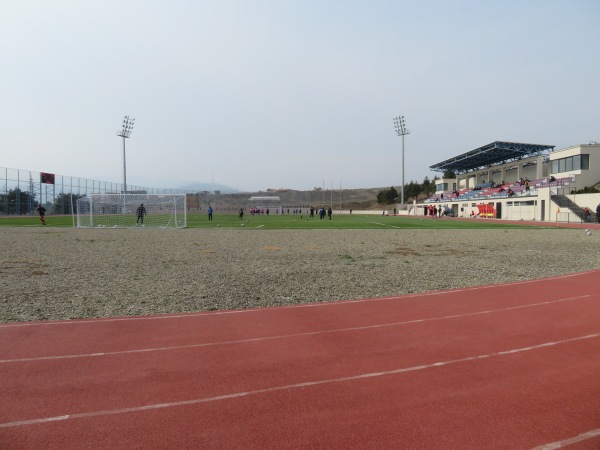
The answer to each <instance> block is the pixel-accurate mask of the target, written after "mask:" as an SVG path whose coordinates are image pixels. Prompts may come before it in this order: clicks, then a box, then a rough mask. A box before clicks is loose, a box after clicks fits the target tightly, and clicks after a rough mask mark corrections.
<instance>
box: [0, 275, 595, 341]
mask: <svg viewBox="0 0 600 450" xmlns="http://www.w3.org/2000/svg"><path fill="white" fill-rule="evenodd" d="M593 272H598V273H600V270H590V271H587V272H579V273H572V274H567V275H560V276H556V277H548V278H536V279H533V280H523V281H514V282H512V283H502V284H488V285H484V286H470V287H465V288H457V289H444V290H440V291H431V292H417V293H414V294H402V295H393V296H388V297H375V298H358V299H354V300H335V301H328V302H320V303H303V304H300V305H282V306H277V307H272V308H248V309H237V310H228V311H201V312H196V313H185V314H169V315H165V316H141V317H140V316H127V317H111V318H97V319H73V320H51V321H35V322H17V323H2V324H0V329H2V328H15V327H31V326H58V325H86V324H96V323H103V322H128V321H148V320H168V319H185V318H197V317H208V318H210V317H216V316H222V315H229V314H250V313H269V312H277V311H281V310H284V309H298V308H328V307H336V306H344V305H348V304H353V303H368V302H380V301H388V300H412V299H418V298H423V297H434V296H438V295H445V294H458V293H461V292H472V291H480V290H484V289H503V288H506V287H511V286H519V285H522V284H531V283H541V282H544V281H554V280H562V279H565V278H573V277H578V276H581V275H586V274H589V273H593Z"/></svg>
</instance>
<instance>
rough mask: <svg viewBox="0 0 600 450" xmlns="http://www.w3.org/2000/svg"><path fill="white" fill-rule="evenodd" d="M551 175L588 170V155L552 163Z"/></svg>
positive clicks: (556, 160) (557, 160) (570, 157)
mask: <svg viewBox="0 0 600 450" xmlns="http://www.w3.org/2000/svg"><path fill="white" fill-rule="evenodd" d="M551 170H552V173H561V172H570V171H572V170H590V155H587V154H581V155H575V156H569V157H568V158H562V159H555V160H554V161H552V169H551Z"/></svg>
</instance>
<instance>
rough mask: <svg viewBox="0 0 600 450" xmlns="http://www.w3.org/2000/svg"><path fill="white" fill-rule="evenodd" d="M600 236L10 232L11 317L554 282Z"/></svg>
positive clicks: (574, 268)
mask: <svg viewBox="0 0 600 450" xmlns="http://www.w3.org/2000/svg"><path fill="white" fill-rule="evenodd" d="M596 234H597V235H596ZM596 234H594V235H592V236H587V235H586V234H585V232H584V230H581V229H575V230H573V229H547V228H523V229H510V230H390V229H387V230H300V231H298V230H250V229H245V230H235V229H214V230H205V229H184V230H157V229H144V230H140V229H116V230H97V229H74V228H60V229H59V228H42V227H36V228H1V229H0V245H1V248H2V253H1V254H0V292H1V300H0V322H20V321H34V320H59V319H75V318H92V317H113V316H128V315H154V314H170V313H181V312H191V311H204V310H229V309H240V308H255V307H270V306H277V305H289V304H298V303H311V302H325V301H335V300H347V299H355V298H368V297H380V296H394V295H400V294H408V293H415V292H424V291H431V290H438V289H450V288H460V287H467V286H477V285H485V284H493V283H504V282H511V281H521V280H528V279H536V278H544V277H551V276H556V275H561V274H566V273H574V272H581V271H586V270H590V269H595V268H599V267H600V253H599V252H598V251H597V247H598V245H597V239H599V238H600V233H596Z"/></svg>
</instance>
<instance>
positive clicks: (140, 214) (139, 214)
mask: <svg viewBox="0 0 600 450" xmlns="http://www.w3.org/2000/svg"><path fill="white" fill-rule="evenodd" d="M135 214H136V216H137V220H136V221H135V223H140V222H142V225H143V224H144V216H145V215H146V208H145V207H144V204H143V203H142V204H140V206H138V208H137V210H136V211H135Z"/></svg>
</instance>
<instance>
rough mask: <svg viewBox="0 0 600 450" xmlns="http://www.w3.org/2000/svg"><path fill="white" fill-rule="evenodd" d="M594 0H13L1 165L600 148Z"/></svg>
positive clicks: (170, 171) (365, 174)
mask: <svg viewBox="0 0 600 450" xmlns="http://www.w3.org/2000/svg"><path fill="white" fill-rule="evenodd" d="M599 23H600V1H598V0H568V1H567V0H561V1H556V0H502V1H500V0H495V1H484V0H473V1H464V0H453V1H448V0H440V1H427V0H421V1H416V0H413V1H402V0H361V1H359V0H211V1H207V0H169V1H166V0H162V1H154V0H143V1H142V0H140V1H127V0H118V1H117V0H102V1H100V0H95V1H86V0H73V1H68V0H52V1H48V0H0V61H1V63H2V64H1V67H2V69H1V70H0V81H1V85H0V92H1V94H0V95H1V97H0V98H1V103H0V105H1V106H0V149H1V159H0V166H1V167H9V168H19V169H27V170H35V171H44V172H53V173H58V174H61V175H71V176H79V177H85V178H93V179H97V180H107V181H117V182H119V181H121V180H122V141H121V139H120V138H119V137H117V136H116V132H117V131H118V130H120V127H121V121H122V118H123V116H124V115H126V114H127V115H130V116H132V117H135V118H136V122H135V128H134V130H133V133H132V135H131V138H130V139H129V140H127V143H126V149H127V181H128V183H132V184H139V185H145V186H150V187H180V186H183V185H186V184H189V183H191V182H211V181H213V180H214V182H215V183H220V184H225V185H228V186H231V187H234V188H237V189H240V190H247V191H255V190H265V189H267V188H278V187H286V188H292V189H312V188H313V187H316V186H321V185H323V184H325V187H326V188H328V187H330V186H333V187H334V188H338V187H339V186H340V184H341V185H342V187H343V188H361V187H387V186H392V185H393V186H399V185H400V183H401V173H402V172H401V167H402V139H401V138H400V137H398V136H396V133H395V131H394V125H393V121H392V118H393V117H394V116H398V115H404V116H405V120H406V125H407V127H408V128H409V130H410V132H411V134H409V135H408V136H406V138H405V164H406V172H405V174H406V175H405V180H406V182H407V183H408V182H409V181H411V180H414V181H418V182H421V181H422V180H423V178H424V177H425V176H429V177H430V178H431V177H433V176H434V175H436V173H432V172H431V171H430V170H429V166H431V165H433V164H435V163H438V162H441V161H443V160H445V159H448V158H451V157H453V156H456V155H458V154H460V153H464V152H466V151H469V150H472V149H475V148H477V147H479V146H482V145H485V144H488V143H490V142H493V141H496V140H506V141H514V142H526V143H536V144H549V145H555V146H556V147H557V148H564V147H568V146H571V145H576V144H581V143H584V144H587V143H589V142H590V141H600V26H598V24H599Z"/></svg>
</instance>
